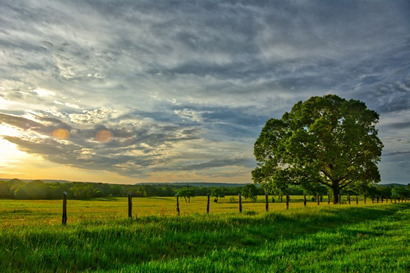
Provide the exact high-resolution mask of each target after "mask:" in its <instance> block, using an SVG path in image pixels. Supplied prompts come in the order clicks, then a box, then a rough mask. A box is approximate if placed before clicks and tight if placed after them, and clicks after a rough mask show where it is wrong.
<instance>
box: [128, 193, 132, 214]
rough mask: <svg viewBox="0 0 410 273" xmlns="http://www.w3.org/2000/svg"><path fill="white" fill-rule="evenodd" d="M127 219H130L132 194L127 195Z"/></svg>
mask: <svg viewBox="0 0 410 273" xmlns="http://www.w3.org/2000/svg"><path fill="white" fill-rule="evenodd" d="M128 218H131V219H132V193H130V192H129V193H128Z"/></svg>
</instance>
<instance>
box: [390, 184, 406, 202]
mask: <svg viewBox="0 0 410 273" xmlns="http://www.w3.org/2000/svg"><path fill="white" fill-rule="evenodd" d="M391 195H392V197H393V198H396V199H398V198H400V199H406V198H407V199H408V198H410V190H409V188H408V187H397V186H396V187H394V188H393V189H392V190H391Z"/></svg>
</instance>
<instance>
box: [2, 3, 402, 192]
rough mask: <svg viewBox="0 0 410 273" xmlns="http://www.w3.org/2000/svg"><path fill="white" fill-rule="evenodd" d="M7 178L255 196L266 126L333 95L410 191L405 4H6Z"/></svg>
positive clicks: (389, 172)
mask: <svg viewBox="0 0 410 273" xmlns="http://www.w3.org/2000/svg"><path fill="white" fill-rule="evenodd" d="M0 10H1V13H0V178H14V177H17V178H20V179H62V180H70V181H94V182H107V183H129V184H134V183H139V182H199V181H201V182H202V181H206V182H238V183H250V182H252V179H251V174H250V172H251V170H252V169H253V168H255V166H256V161H255V158H254V156H253V144H254V142H255V141H256V139H257V137H258V135H259V133H260V131H261V129H262V127H263V126H264V124H265V122H266V121H267V120H268V119H269V118H280V117H281V116H282V115H283V114H284V113H285V112H287V111H290V110H291V108H292V106H293V105H294V104H295V103H297V102H298V101H304V100H307V99H308V98H310V97H311V96H323V95H325V94H336V95H338V96H340V97H343V98H345V99H348V100H349V99H357V100H361V101H363V102H365V103H366V105H367V107H368V108H369V109H372V110H375V111H376V112H378V113H379V114H380V121H379V123H378V126H377V128H378V129H379V137H380V139H381V140H382V142H383V143H384V146H385V147H384V150H383V154H382V160H381V162H380V163H379V170H380V172H381V179H382V183H402V184H407V183H409V182H410V16H409V14H410V1H407V0H397V1H391V0H385V1H375V0H371V1H370V0H369V1H356V0H354V1H353V0H352V1H346V0H338V1H302V0H300V1H221V0H214V1H212V0H211V1H199V0H198V1H177V0H174V1H161V0H160V1H151V0H147V1H131V0H129V1H126V0H124V1H114V0H112V1H109V0H107V1H99V0H98V1H97V0H89V1H84V0H77V1H42V0H32V1H30V0H27V1H13V0H0Z"/></svg>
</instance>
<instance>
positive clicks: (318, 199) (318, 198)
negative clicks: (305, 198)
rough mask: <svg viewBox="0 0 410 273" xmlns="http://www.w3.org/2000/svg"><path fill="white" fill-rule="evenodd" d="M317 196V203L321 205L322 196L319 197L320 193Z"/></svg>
mask: <svg viewBox="0 0 410 273" xmlns="http://www.w3.org/2000/svg"><path fill="white" fill-rule="evenodd" d="M316 198H317V205H318V206H319V205H320V197H319V195H318V196H317V197H316Z"/></svg>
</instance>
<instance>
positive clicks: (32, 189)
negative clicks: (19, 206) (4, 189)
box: [14, 180, 49, 199]
mask: <svg viewBox="0 0 410 273" xmlns="http://www.w3.org/2000/svg"><path fill="white" fill-rule="evenodd" d="M48 195H49V194H48V186H47V185H46V184H45V183H44V182H43V181H41V180H34V181H32V182H30V183H22V184H20V185H19V186H17V188H16V190H15V191H14V197H15V198H16V199H47V197H48Z"/></svg>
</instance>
